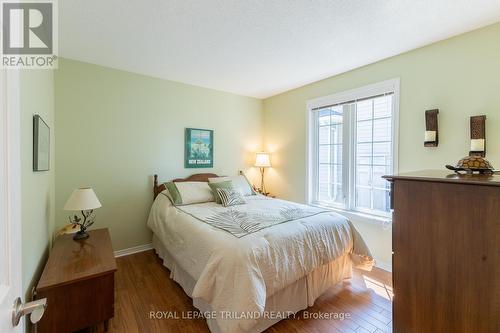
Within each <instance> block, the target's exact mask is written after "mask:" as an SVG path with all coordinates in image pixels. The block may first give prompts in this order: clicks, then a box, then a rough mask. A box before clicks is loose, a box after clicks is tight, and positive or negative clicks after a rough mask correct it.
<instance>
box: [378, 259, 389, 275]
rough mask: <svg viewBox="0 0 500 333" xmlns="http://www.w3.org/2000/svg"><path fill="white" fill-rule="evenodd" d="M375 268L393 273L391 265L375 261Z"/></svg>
mask: <svg viewBox="0 0 500 333" xmlns="http://www.w3.org/2000/svg"><path fill="white" fill-rule="evenodd" d="M375 267H378V268H380V269H383V270H384V271H388V272H391V273H392V265H391V263H388V262H384V261H381V260H377V259H375Z"/></svg>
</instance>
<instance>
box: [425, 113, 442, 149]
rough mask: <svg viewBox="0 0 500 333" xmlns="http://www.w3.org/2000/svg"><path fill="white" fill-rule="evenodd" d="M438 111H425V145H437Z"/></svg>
mask: <svg viewBox="0 0 500 333" xmlns="http://www.w3.org/2000/svg"><path fill="white" fill-rule="evenodd" d="M438 113H439V109H434V110H427V111H425V137H424V146H425V147H437V146H438V144H439V133H438V117H437V115H438Z"/></svg>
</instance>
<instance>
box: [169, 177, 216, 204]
mask: <svg viewBox="0 0 500 333" xmlns="http://www.w3.org/2000/svg"><path fill="white" fill-rule="evenodd" d="M175 186H176V187H177V190H178V191H179V194H180V196H181V199H182V204H183V205H189V204H194V203H201V202H209V201H214V195H213V193H212V190H211V189H210V187H209V186H208V183H205V182H176V183H175Z"/></svg>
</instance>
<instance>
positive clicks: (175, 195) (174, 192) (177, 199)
mask: <svg viewBox="0 0 500 333" xmlns="http://www.w3.org/2000/svg"><path fill="white" fill-rule="evenodd" d="M165 187H166V188H167V190H168V192H169V193H170V199H171V200H172V203H173V204H174V205H175V206H177V205H180V204H182V198H181V194H180V192H179V190H178V189H177V186H175V184H174V182H168V183H165Z"/></svg>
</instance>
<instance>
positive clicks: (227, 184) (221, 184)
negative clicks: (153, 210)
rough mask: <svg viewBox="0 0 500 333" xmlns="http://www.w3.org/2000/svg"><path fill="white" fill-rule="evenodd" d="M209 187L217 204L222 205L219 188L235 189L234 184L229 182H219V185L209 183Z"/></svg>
mask: <svg viewBox="0 0 500 333" xmlns="http://www.w3.org/2000/svg"><path fill="white" fill-rule="evenodd" d="M208 186H210V189H211V190H212V193H213V195H214V197H215V202H216V203H218V204H220V203H221V201H220V196H219V193H217V189H218V188H225V189H232V188H233V182H232V181H230V180H228V181H225V182H217V183H208Z"/></svg>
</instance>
